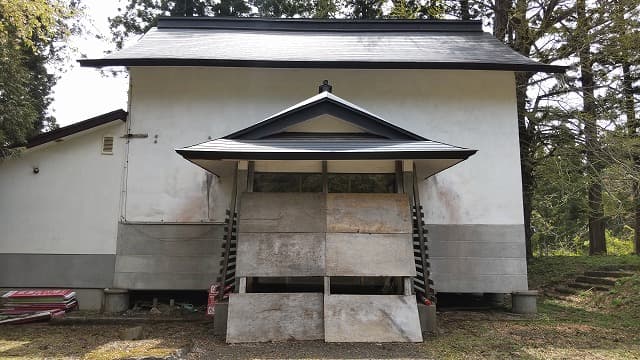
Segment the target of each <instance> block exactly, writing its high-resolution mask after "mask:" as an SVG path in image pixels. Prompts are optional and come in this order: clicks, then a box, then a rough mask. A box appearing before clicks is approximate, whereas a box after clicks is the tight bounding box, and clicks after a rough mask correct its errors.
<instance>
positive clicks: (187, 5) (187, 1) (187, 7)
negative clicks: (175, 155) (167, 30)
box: [184, 0, 195, 16]
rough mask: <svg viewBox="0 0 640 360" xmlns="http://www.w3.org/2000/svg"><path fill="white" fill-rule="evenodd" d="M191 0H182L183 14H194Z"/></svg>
mask: <svg viewBox="0 0 640 360" xmlns="http://www.w3.org/2000/svg"><path fill="white" fill-rule="evenodd" d="M194 15H195V9H194V7H193V0H184V16H194Z"/></svg>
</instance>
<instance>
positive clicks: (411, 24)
mask: <svg viewBox="0 0 640 360" xmlns="http://www.w3.org/2000/svg"><path fill="white" fill-rule="evenodd" d="M157 27H158V29H227V30H262V31H310V32H442V31H446V32H480V33H481V32H483V30H482V22H481V21H479V20H406V19H382V20H351V19H300V18H297V19H291V18H285V19H282V18H261V17H245V18H240V17H220V16H218V17H210V16H194V17H160V18H159V20H158V26H157Z"/></svg>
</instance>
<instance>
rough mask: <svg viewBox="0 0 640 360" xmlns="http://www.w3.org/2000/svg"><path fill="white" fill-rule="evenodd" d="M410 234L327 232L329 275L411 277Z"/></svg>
mask: <svg viewBox="0 0 640 360" xmlns="http://www.w3.org/2000/svg"><path fill="white" fill-rule="evenodd" d="M411 241H412V240H411V234H351V233H327V240H326V242H327V244H326V248H327V251H326V267H327V275H329V276H415V274H416V268H415V265H414V260H413V246H412V243H411Z"/></svg>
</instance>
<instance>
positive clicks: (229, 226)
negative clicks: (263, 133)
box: [218, 162, 238, 300]
mask: <svg viewBox="0 0 640 360" xmlns="http://www.w3.org/2000/svg"><path fill="white" fill-rule="evenodd" d="M237 192H238V163H237V162H236V166H235V169H234V171H233V184H232V189H231V200H230V202H229V220H228V222H227V233H226V237H227V241H226V243H225V246H224V259H223V262H222V269H221V273H220V281H221V286H220V294H219V295H218V296H219V297H220V300H222V299H223V297H224V288H225V286H226V285H227V284H226V279H227V271H228V268H229V252H230V251H231V237H232V236H233V221H234V219H235V211H236V197H237V196H236V195H237Z"/></svg>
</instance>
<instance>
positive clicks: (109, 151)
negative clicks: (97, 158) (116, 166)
mask: <svg viewBox="0 0 640 360" xmlns="http://www.w3.org/2000/svg"><path fill="white" fill-rule="evenodd" d="M113 142H114V141H113V136H104V137H103V138H102V154H104V155H113Z"/></svg>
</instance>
